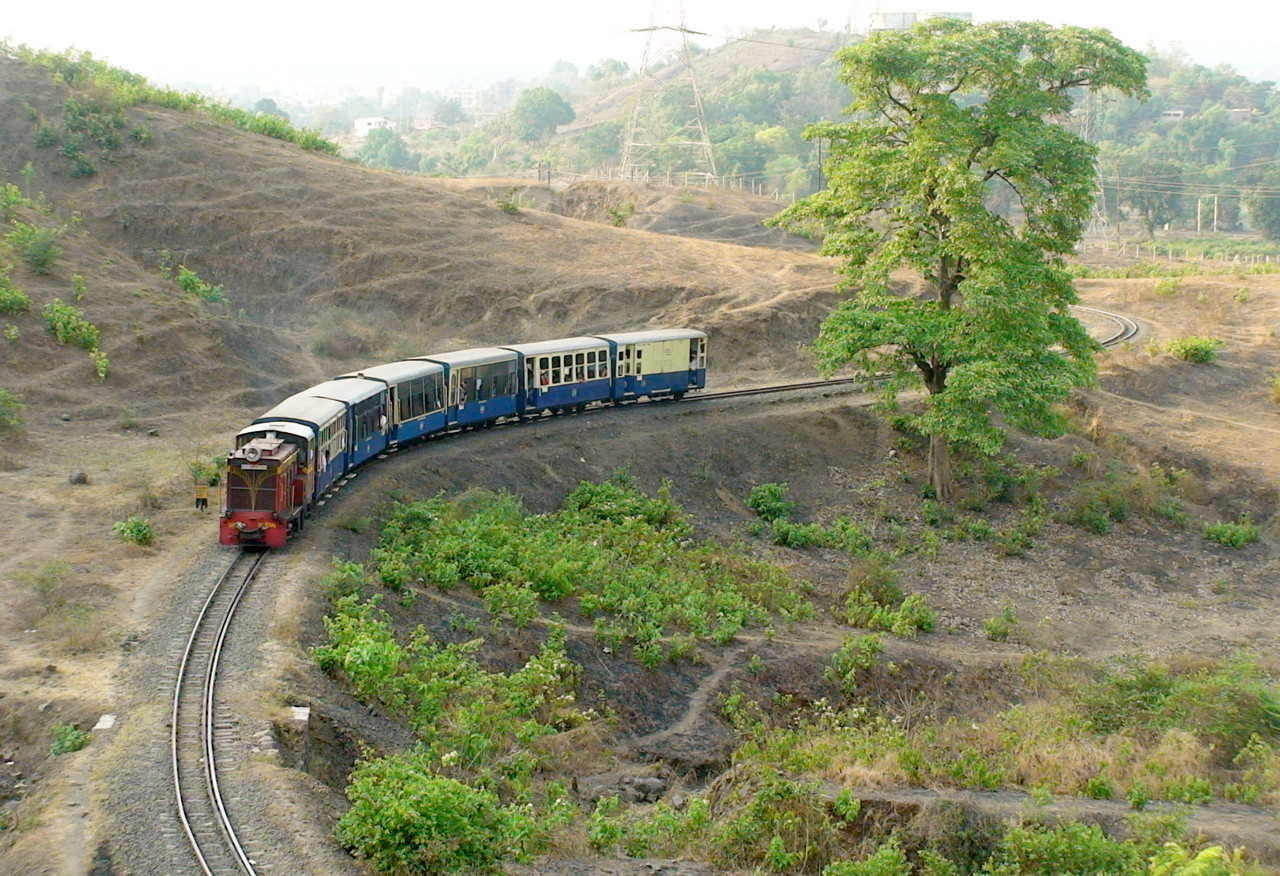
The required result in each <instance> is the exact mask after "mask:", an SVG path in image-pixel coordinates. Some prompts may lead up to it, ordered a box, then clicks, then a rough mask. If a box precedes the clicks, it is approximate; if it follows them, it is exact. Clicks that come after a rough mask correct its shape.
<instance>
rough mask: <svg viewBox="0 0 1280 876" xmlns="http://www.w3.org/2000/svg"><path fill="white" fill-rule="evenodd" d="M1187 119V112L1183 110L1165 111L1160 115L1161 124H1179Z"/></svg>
mask: <svg viewBox="0 0 1280 876" xmlns="http://www.w3.org/2000/svg"><path fill="white" fill-rule="evenodd" d="M1186 117H1187V111H1186V110H1184V109H1167V110H1165V111H1164V112H1162V113H1161V114H1160V121H1162V122H1175V123H1176V122H1180V121H1182V120H1183V119H1185V118H1186Z"/></svg>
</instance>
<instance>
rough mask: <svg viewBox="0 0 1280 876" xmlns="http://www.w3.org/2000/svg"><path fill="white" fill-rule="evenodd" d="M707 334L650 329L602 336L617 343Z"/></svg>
mask: <svg viewBox="0 0 1280 876" xmlns="http://www.w3.org/2000/svg"><path fill="white" fill-rule="evenodd" d="M706 336H707V333H706V332H700V331H698V330H697V329H650V330H649V331H643V332H619V333H617V334H612V335H600V337H602V338H605V339H607V340H610V341H613V342H614V343H616V344H643V343H646V342H649V341H683V340H694V339H696V338H705V337H706Z"/></svg>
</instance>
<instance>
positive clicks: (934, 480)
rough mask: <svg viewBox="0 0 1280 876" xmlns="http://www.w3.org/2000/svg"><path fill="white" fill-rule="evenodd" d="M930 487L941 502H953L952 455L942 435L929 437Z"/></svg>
mask: <svg viewBox="0 0 1280 876" xmlns="http://www.w3.org/2000/svg"><path fill="white" fill-rule="evenodd" d="M929 486H931V487H933V493H934V496H935V497H936V498H937V500H938V501H939V502H950V501H951V453H950V448H949V447H948V446H947V439H946V438H945V437H944V436H942V435H930V436H929Z"/></svg>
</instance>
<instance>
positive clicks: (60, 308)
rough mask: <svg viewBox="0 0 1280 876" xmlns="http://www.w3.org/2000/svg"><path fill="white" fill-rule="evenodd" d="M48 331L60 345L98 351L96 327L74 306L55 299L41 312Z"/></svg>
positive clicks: (98, 334) (98, 333)
mask: <svg viewBox="0 0 1280 876" xmlns="http://www.w3.org/2000/svg"><path fill="white" fill-rule="evenodd" d="M41 313H42V315H43V316H44V320H45V323H46V324H47V325H48V326H49V331H51V332H52V333H53V336H54V337H55V338H57V339H58V343H60V344H74V345H75V346H77V347H83V348H84V349H86V350H96V349H98V340H99V337H100V332H99V331H98V327H97V326H96V325H94V324H93V323H91V322H89V320H88V319H87V318H86V317H85V315H84V311H82V310H81V309H80V308H78V307H76V306H75V305H74V304H67V303H66V302H64V301H63V300H62V299H61V298H55V299H53V300H52V301H50V302H49V303H48V304H46V305H45V306H44V310H43V311H41Z"/></svg>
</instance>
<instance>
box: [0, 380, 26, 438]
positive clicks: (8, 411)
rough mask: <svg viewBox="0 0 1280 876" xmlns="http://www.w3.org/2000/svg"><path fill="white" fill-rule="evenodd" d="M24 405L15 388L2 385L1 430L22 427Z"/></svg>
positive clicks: (0, 395)
mask: <svg viewBox="0 0 1280 876" xmlns="http://www.w3.org/2000/svg"><path fill="white" fill-rule="evenodd" d="M24 407H26V406H25V405H24V404H23V403H22V399H20V398H18V396H17V394H16V393H14V392H13V390H10V389H5V388H3V387H0V431H7V430H10V429H18V428H21V426H22V409H23V408H24Z"/></svg>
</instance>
